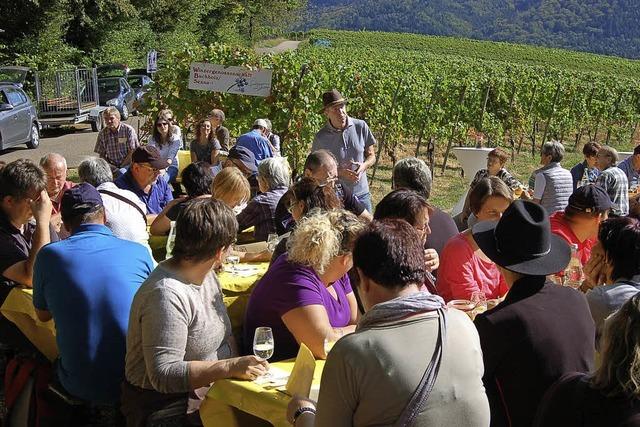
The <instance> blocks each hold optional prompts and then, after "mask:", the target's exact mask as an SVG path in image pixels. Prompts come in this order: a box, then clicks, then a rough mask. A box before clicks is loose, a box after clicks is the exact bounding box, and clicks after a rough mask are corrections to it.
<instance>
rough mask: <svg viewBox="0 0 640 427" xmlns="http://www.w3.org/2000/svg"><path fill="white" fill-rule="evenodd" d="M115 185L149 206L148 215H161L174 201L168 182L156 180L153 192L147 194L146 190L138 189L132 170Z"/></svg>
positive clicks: (152, 187) (152, 186) (117, 180)
mask: <svg viewBox="0 0 640 427" xmlns="http://www.w3.org/2000/svg"><path fill="white" fill-rule="evenodd" d="M114 184H116V185H117V186H118V188H122V189H123V190H129V191H132V192H133V193H135V195H136V196H138V198H139V199H140V200H141V201H142V203H144V204H145V205H147V213H148V214H159V213H160V212H162V209H164V207H165V206H166V205H167V203H169V202H170V201H172V200H173V194H172V193H171V187H169V183H168V182H167V181H165V180H164V179H156V182H155V183H154V184H152V185H151V191H149V194H147V193H145V192H144V190H142V189H141V188H140V187H138V184H136V181H135V180H134V179H133V175H131V169H129V170H128V171H127V172H126V173H125V174H123V175H120V176H119V177H118V178H117V179H116V180H115V181H114Z"/></svg>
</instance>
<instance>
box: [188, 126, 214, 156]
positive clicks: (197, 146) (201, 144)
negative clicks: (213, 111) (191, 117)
mask: <svg viewBox="0 0 640 427" xmlns="http://www.w3.org/2000/svg"><path fill="white" fill-rule="evenodd" d="M189 151H190V152H191V153H190V154H191V162H193V163H195V162H207V163H208V164H209V166H216V165H218V164H219V163H220V162H219V160H218V155H219V154H220V142H219V141H218V140H217V139H216V134H215V132H214V131H213V130H212V128H211V121H210V120H208V119H205V120H201V121H200V122H198V125H197V127H196V138H195V139H194V140H193V141H191V144H190V145H189Z"/></svg>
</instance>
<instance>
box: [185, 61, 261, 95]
mask: <svg viewBox="0 0 640 427" xmlns="http://www.w3.org/2000/svg"><path fill="white" fill-rule="evenodd" d="M272 75H273V71H272V70H267V69H256V70H250V69H247V68H243V67H225V66H224V65H218V64H208V63H203V62H193V63H191V68H190V70H189V89H195V90H210V91H213V92H224V93H235V94H239V95H250V96H262V97H267V96H269V95H270V94H271V78H272Z"/></svg>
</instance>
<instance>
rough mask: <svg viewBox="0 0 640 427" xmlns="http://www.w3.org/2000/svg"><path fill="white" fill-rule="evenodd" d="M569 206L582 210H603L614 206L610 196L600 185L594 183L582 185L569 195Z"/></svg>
mask: <svg viewBox="0 0 640 427" xmlns="http://www.w3.org/2000/svg"><path fill="white" fill-rule="evenodd" d="M569 207H571V208H573V209H576V210H579V211H582V212H604V211H606V210H608V209H612V208H615V207H616V205H614V204H613V202H612V201H611V198H610V197H609V195H608V194H607V192H606V191H604V190H603V189H602V188H601V187H599V186H597V185H595V184H588V185H583V186H582V187H578V188H576V190H575V191H574V192H573V194H571V196H570V197H569Z"/></svg>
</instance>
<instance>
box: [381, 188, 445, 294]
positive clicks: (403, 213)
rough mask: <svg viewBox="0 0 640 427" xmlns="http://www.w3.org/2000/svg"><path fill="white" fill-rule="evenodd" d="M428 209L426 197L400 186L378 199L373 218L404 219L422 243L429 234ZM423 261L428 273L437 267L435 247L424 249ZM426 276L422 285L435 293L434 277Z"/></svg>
mask: <svg viewBox="0 0 640 427" xmlns="http://www.w3.org/2000/svg"><path fill="white" fill-rule="evenodd" d="M430 209H431V207H430V206H429V203H428V202H427V199H425V198H424V197H423V196H421V195H420V194H418V193H416V192H415V191H413V190H408V189H405V188H401V189H398V190H394V191H392V192H391V193H389V194H387V195H386V196H384V198H383V199H382V200H380V203H378V205H377V206H376V211H375V214H374V215H373V218H374V219H377V220H382V219H386V218H395V219H404V220H405V221H407V222H408V223H409V224H411V226H412V227H413V228H415V229H416V231H417V232H418V235H419V236H420V240H421V241H422V244H423V245H424V243H425V242H426V240H427V236H429V234H431V228H429V213H430ZM424 261H425V267H426V270H427V272H428V273H431V272H432V271H433V270H436V269H437V268H438V265H439V263H440V260H439V257H438V253H437V252H436V251H435V249H425V250H424ZM427 276H428V279H427V281H426V282H425V284H424V286H425V287H426V289H427V290H428V291H429V292H431V293H436V288H435V277H433V275H431V274H427Z"/></svg>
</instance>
